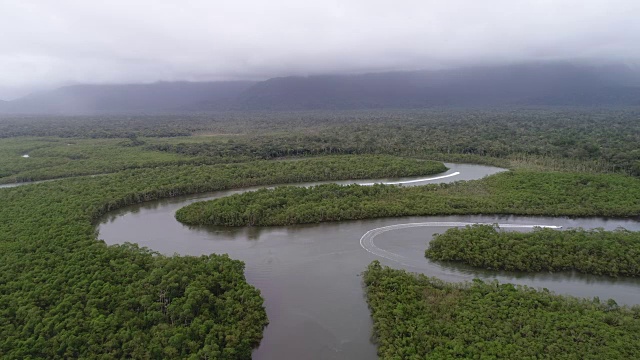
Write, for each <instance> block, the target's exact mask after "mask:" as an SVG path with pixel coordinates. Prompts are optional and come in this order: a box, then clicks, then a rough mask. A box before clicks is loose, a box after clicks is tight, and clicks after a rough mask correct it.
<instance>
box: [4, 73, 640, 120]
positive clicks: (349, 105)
mask: <svg viewBox="0 0 640 360" xmlns="http://www.w3.org/2000/svg"><path fill="white" fill-rule="evenodd" d="M527 105H536V106H638V105H640V71H638V70H636V69H632V68H630V67H626V66H586V65H572V64H567V63H560V64H558V63H553V64H523V65H511V66H494V67H468V68H459V69H449V70H440V71H426V70H425V71H407V72H388V73H372V74H361V75H325V76H309V77H295V76H292V77H280V78H272V79H268V80H265V81H259V82H249V81H226V82H158V83H153V84H123V85H73V86H65V87H61V88H59V89H56V90H52V91H47V92H41V93H34V94H31V95H28V96H25V97H23V98H19V99H16V100H13V101H8V102H7V101H0V113H4V114H96V113H141V112H142V113H155V112H183V111H225V110H316V109H318V110H330V109H340V110H344V109H377V108H426V107H484V106H492V107H495V106H527Z"/></svg>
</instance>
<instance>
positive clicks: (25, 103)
mask: <svg viewBox="0 0 640 360" xmlns="http://www.w3.org/2000/svg"><path fill="white" fill-rule="evenodd" d="M253 84H254V83H253V82H247V81H228V82H158V83H153V84H124V85H72V86H65V87H61V88H59V89H56V90H52V91H46V92H40V93H34V94H31V95H28V96H25V97H23V98H19V99H17V100H14V101H10V102H6V103H4V104H0V111H1V112H5V113H32V114H41V113H52V114H86V113H127V112H162V111H180V110H201V109H207V108H214V109H215V108H220V107H229V103H230V102H232V101H233V99H235V98H236V97H237V96H238V95H239V94H240V93H241V92H242V91H244V90H246V89H248V88H249V87H250V86H251V85H253Z"/></svg>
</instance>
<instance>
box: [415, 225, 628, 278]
mask: <svg viewBox="0 0 640 360" xmlns="http://www.w3.org/2000/svg"><path fill="white" fill-rule="evenodd" d="M426 256H427V257H428V258H430V259H433V260H441V261H461V262H464V263H467V264H469V265H473V266H478V267H482V268H486V269H498V270H509V271H528V272H535V271H553V272H557V271H571V270H576V271H578V272H581V273H585V274H595V275H609V276H640V233H638V232H632V231H627V230H622V229H621V230H616V231H603V230H583V229H569V230H565V231H558V230H553V229H536V230H534V231H532V232H528V233H519V232H506V231H499V229H496V228H495V227H493V226H489V225H474V226H471V227H466V228H464V229H457V228H452V229H449V230H447V231H446V232H445V233H444V234H441V235H438V236H436V237H434V239H433V240H431V241H430V242H429V249H427V251H426Z"/></svg>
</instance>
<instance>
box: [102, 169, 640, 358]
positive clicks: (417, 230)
mask: <svg viewBox="0 0 640 360" xmlns="http://www.w3.org/2000/svg"><path fill="white" fill-rule="evenodd" d="M447 166H448V167H449V168H450V170H449V171H448V172H446V173H444V174H441V175H451V174H453V173H455V172H459V174H457V175H453V176H449V177H441V176H434V177H439V179H436V180H431V181H422V182H411V183H408V184H405V185H403V186H417V185H424V184H428V183H437V182H452V181H457V180H471V179H478V178H482V177H484V176H487V175H491V174H494V173H497V172H500V171H503V170H502V169H499V168H494V167H487V166H479V165H459V164H447ZM411 180H415V178H414V179H378V180H375V181H374V180H363V181H343V182H337V183H343V184H347V183H371V182H372V181H373V182H380V181H385V182H387V181H411ZM297 185H313V184H297ZM255 189H257V188H249V189H237V190H232V191H220V192H214V193H208V194H198V195H192V196H185V197H179V198H171V199H164V200H159V201H153V202H149V203H144V204H139V205H134V206H130V207H126V208H123V209H120V210H117V211H114V212H111V213H109V214H107V215H106V216H105V217H104V218H103V219H102V221H101V222H100V224H99V227H98V230H99V237H100V239H103V240H104V241H105V242H106V243H107V244H121V243H124V242H133V243H138V244H139V245H141V246H146V247H148V248H150V249H153V250H156V251H159V252H161V253H164V254H169V255H170V254H174V253H177V254H181V255H201V254H210V253H227V254H229V255H230V256H231V257H232V258H234V259H240V260H242V261H244V262H245V263H246V271H245V274H246V277H247V280H248V281H249V282H250V283H251V284H253V285H255V286H256V287H258V288H259V289H260V291H261V292H262V295H263V297H264V298H265V307H266V310H267V315H268V316H269V321H270V324H269V326H268V327H267V328H266V329H265V333H264V339H263V340H262V342H261V344H260V347H259V348H257V349H256V350H255V351H254V353H253V358H254V359H374V358H376V347H375V345H374V344H373V343H372V342H371V340H370V338H371V331H372V321H371V318H370V315H369V310H368V308H367V304H366V302H365V298H364V293H363V289H362V282H361V277H360V273H361V272H362V271H363V270H364V269H365V268H366V266H367V265H368V264H369V263H370V262H371V261H373V260H380V261H381V263H383V264H384V265H389V266H393V267H395V268H404V269H407V270H410V271H414V272H422V273H424V274H427V275H429V276H435V277H438V278H441V279H443V280H447V281H465V280H471V279H473V278H476V277H478V278H482V279H497V280H499V281H502V282H512V283H518V284H526V285H530V286H533V287H540V288H542V287H545V288H548V289H550V290H552V291H555V292H556V293H561V294H570V295H575V296H581V297H594V296H599V297H600V298H601V299H607V298H613V299H615V300H616V301H617V302H618V303H620V304H635V303H638V302H640V301H639V300H638V299H640V279H627V278H620V279H612V278H608V277H599V276H586V275H580V274H574V273H558V274H550V273H539V274H527V273H509V272H496V271H483V270H478V269H474V268H471V267H468V266H464V265H460V264H443V263H434V262H431V261H429V260H427V259H426V258H424V256H423V254H424V250H425V249H426V247H427V243H428V241H429V240H430V239H431V238H432V236H433V234H434V233H441V232H444V231H446V229H447V228H448V227H449V226H450V225H451V224H440V225H438V224H435V226H428V227H422V226H421V227H407V228H399V229H394V230H392V231H387V232H383V233H380V234H378V235H377V236H376V237H375V246H376V247H377V248H379V249H380V250H382V251H384V252H385V253H388V254H393V256H387V257H380V256H377V255H376V254H375V253H372V252H369V251H367V250H366V249H365V248H363V246H361V243H360V239H361V237H362V236H363V235H364V234H365V233H367V232H368V231H370V230H372V229H376V228H380V227H385V226H391V225H397V224H406V223H422V222H464V223H500V224H511V225H555V226H562V227H564V228H570V227H583V228H598V227H602V228H605V229H608V230H613V229H616V228H618V227H623V228H626V229H629V230H634V231H640V222H637V221H634V220H630V219H603V218H580V219H570V218H562V217H561V218H553V217H525V216H437V217H404V218H385V219H373V220H362V221H347V222H339V223H323V224H313V225H298V226H287V227H268V228H232V229H230V228H219V227H210V226H199V227H189V226H185V225H182V224H180V223H179V222H177V221H176V220H175V218H174V214H175V212H176V210H178V209H179V208H181V207H183V206H185V205H188V204H190V203H193V202H195V201H202V200H206V199H214V198H219V197H224V196H229V195H231V194H235V193H241V192H245V191H250V190H255ZM432 225H433V224H432ZM511 230H514V231H527V228H514V229H511Z"/></svg>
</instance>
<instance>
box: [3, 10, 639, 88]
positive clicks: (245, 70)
mask: <svg viewBox="0 0 640 360" xmlns="http://www.w3.org/2000/svg"><path fill="white" fill-rule="evenodd" d="M638 17H640V1H637V0H582V1H578V0H539V1H534V0H530V1H524V0H522V1H519V0H486V1H476V0H449V1H442V0H438V1H433V0H422V1H401V0H400V1H375V0H368V1H359V0H358V1H331V0H323V1H316V0H308V1H299V0H295V1H294V0H282V1H259V0H235V1H205V0H203V1H195V0H192V1H161V0H138V1H122V0H112V1H104V2H98V1H81V0H78V1H72V0H57V1H49V0H41V1H34V0H0V33H2V34H3V36H2V37H0V98H2V97H3V96H11V92H12V91H13V93H14V96H15V94H17V92H18V91H24V89H37V88H43V87H52V86H58V85H62V84H68V83H114V82H152V81H157V80H229V79H262V78H266V77H272V76H282V75H305V74H319V73H349V72H368V71H387V70H405V69H423V68H426V69H429V68H445V67H452V66H460V65H471V64H487V63H489V64H491V63H512V62H519V61H531V60H534V61H539V60H576V61H605V62H606V61H615V62H629V63H637V61H638V59H640V47H639V46H637V44H640V22H639V21H637V19H638ZM12 89H13V90H12ZM18 89H22V90H18Z"/></svg>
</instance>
